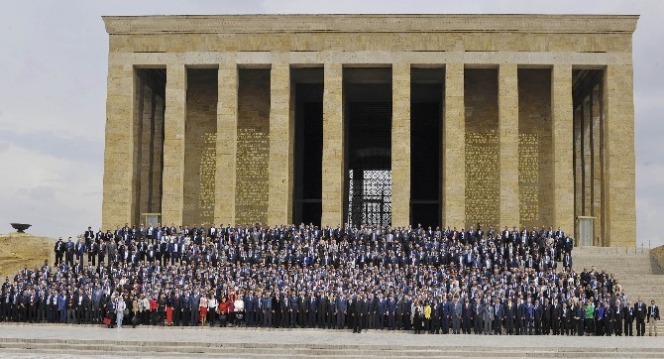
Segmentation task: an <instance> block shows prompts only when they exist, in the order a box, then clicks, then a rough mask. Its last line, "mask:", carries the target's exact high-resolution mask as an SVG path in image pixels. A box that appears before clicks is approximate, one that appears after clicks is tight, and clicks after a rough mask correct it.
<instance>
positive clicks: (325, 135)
mask: <svg viewBox="0 0 664 359" xmlns="http://www.w3.org/2000/svg"><path fill="white" fill-rule="evenodd" d="M103 19H104V22H105V25H106V30H107V32H108V34H109V57H108V93H107V109H106V110H107V119H106V149H105V157H104V166H105V169H104V195H103V197H104V198H103V226H104V228H115V226H117V225H124V224H125V223H130V224H131V223H139V222H144V221H145V220H146V217H144V215H145V214H147V213H151V214H156V217H150V220H153V221H160V222H162V223H164V224H168V225H170V224H171V223H174V224H176V225H179V224H189V225H198V224H207V225H209V224H216V225H220V224H224V225H225V224H226V223H233V224H246V223H253V222H261V223H263V224H265V225H274V224H284V223H301V222H306V223H309V222H312V223H315V224H319V225H320V224H322V225H331V226H337V225H339V224H343V223H346V222H350V223H352V224H360V223H368V224H374V225H393V226H406V225H411V224H412V225H415V224H417V223H422V224H423V225H425V226H427V225H432V226H435V225H438V224H441V225H444V226H448V225H449V226H456V227H457V228H459V229H460V228H462V227H465V228H469V226H471V225H475V226H476V225H477V224H478V223H479V224H480V225H481V226H482V227H483V228H487V227H489V226H494V228H495V227H500V228H501V229H502V228H503V227H504V226H506V225H507V226H509V227H510V229H511V228H512V226H514V225H516V226H526V227H527V228H529V229H530V228H531V227H532V226H538V227H539V226H541V225H544V226H546V227H547V228H548V227H549V226H554V229H555V228H556V227H562V228H563V229H565V230H567V231H572V229H574V231H575V232H576V234H577V235H578V236H580V237H581V241H582V243H584V244H595V245H604V246H628V245H629V246H632V245H634V243H635V241H636V238H635V236H636V228H635V227H636V219H635V190H634V168H635V164H634V105H633V90H632V34H633V32H634V30H635V27H636V23H637V20H638V16H613V15H612V16H603V15H602V16H597V15H592V16H589V15H221V16H138V17H104V18H103Z"/></svg>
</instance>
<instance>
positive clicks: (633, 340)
mask: <svg viewBox="0 0 664 359" xmlns="http://www.w3.org/2000/svg"><path fill="white" fill-rule="evenodd" d="M19 341H20V342H22V343H34V345H35V347H29V345H28V347H27V348H24V347H20V346H18V345H17V344H16V343H17V342H19ZM180 342H182V346H186V347H192V348H193V347H197V348H199V351H197V352H195V353H186V352H185V353H178V354H176V353H175V352H174V351H172V350H169V349H168V348H175V347H178V348H179V347H181V346H180V345H177V344H175V343H180ZM48 343H51V344H48ZM87 344H89V345H90V347H89V348H88V349H84V350H81V353H77V352H76V351H77V350H72V351H69V352H66V348H67V346H74V345H87ZM39 345H50V347H44V348H40V347H39ZM107 346H117V347H123V346H124V347H137V348H139V347H140V348H143V349H142V350H141V351H140V352H132V351H131V350H127V351H125V352H119V353H116V352H112V351H109V349H108V348H106V349H104V348H105V347H107ZM0 347H2V348H3V349H2V350H0V358H68V357H73V356H75V357H77V358H87V357H90V358H91V357H94V358H98V359H102V358H111V357H118V355H121V356H123V357H138V356H140V357H157V356H160V357H161V356H177V357H178V358H185V357H196V356H198V357H200V356H201V355H203V356H211V355H214V353H213V352H210V351H208V349H207V348H224V347H227V348H226V349H227V350H236V352H237V353H238V355H237V356H236V357H247V356H259V355H268V356H271V357H276V356H278V355H279V353H282V355H283V356H289V354H288V353H293V356H295V355H296V354H299V357H306V350H322V351H325V353H327V355H328V356H329V357H335V356H343V355H344V354H343V353H352V354H349V355H351V356H353V355H360V354H362V353H368V351H378V350H388V351H404V352H407V351H416V352H418V351H423V352H425V353H428V354H427V356H430V357H431V356H436V355H435V353H436V351H438V350H440V351H441V356H446V357H452V356H464V357H473V353H476V355H478V356H481V357H488V356H502V357H507V356H510V355H509V353H512V352H518V353H519V354H524V355H526V353H528V352H532V353H536V354H537V356H538V357H545V356H546V353H552V356H554V357H566V353H568V352H569V353H573V354H574V355H570V356H574V357H579V354H584V355H582V356H583V357H584V358H588V357H609V356H610V357H622V356H621V355H620V353H621V352H625V353H626V355H625V357H627V356H633V357H650V358H652V357H663V358H664V338H662V337H648V336H646V337H558V336H481V337H478V336H477V335H430V334H422V335H414V334H411V333H410V332H388V331H371V330H370V331H366V332H363V333H362V334H359V335H358V334H353V333H352V332H350V331H328V330H315V329H311V330H308V329H293V330H288V329H274V330H272V329H253V328H207V327H206V328H200V327H197V328H192V327H185V328H181V327H178V328H170V327H139V328H135V329H133V328H131V327H128V328H127V327H125V328H122V329H118V328H113V329H108V328H104V327H100V326H92V325H76V326H73V325H57V324H56V325H48V324H36V325H35V324H33V325H23V324H0ZM150 348H154V352H153V351H151V350H150ZM233 348H235V349H233ZM245 348H251V349H248V350H249V351H247V353H248V354H247V355H244V354H242V351H243V350H244V349H245ZM35 349H39V350H35ZM57 349H59V350H60V351H58V350H57ZM251 350H253V352H252V351H251ZM257 350H261V351H260V352H257ZM288 350H292V352H289V351H288ZM660 350H661V352H660ZM334 351H337V352H338V353H341V354H334ZM465 351H469V353H468V354H467V355H464V352H465ZM579 352H581V353H579ZM232 353H233V352H232V351H231V354H232ZM455 353H458V354H455ZM478 353H479V354H478ZM627 353H629V354H627ZM660 353H661V354H660ZM660 355H661V356H660ZM394 357H398V355H396V354H395V355H394Z"/></svg>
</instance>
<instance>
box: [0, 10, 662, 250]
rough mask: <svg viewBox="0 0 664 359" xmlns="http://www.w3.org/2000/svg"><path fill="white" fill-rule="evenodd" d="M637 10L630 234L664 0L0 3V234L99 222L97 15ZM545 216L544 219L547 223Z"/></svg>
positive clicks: (648, 165)
mask: <svg viewBox="0 0 664 359" xmlns="http://www.w3.org/2000/svg"><path fill="white" fill-rule="evenodd" d="M240 13H252V14H258V13H337V14H338V13H409V14H413V13H441V14H445V13H468V14H480V13H488V14H493V13H503V14H517V13H545V14H553V13H555V14H638V15H641V19H640V20H639V23H638V26H637V30H636V32H635V34H634V97H635V99H634V100H635V106H636V139H635V141H636V183H637V185H636V186H637V190H636V195H637V227H638V228H637V234H638V241H639V243H645V245H646V246H647V245H648V241H651V242H652V244H653V246H654V245H662V244H664V238H663V236H662V228H661V227H660V226H661V223H662V215H663V214H664V180H662V178H663V177H664V158H663V157H664V156H662V155H663V154H664V144H663V143H664V141H662V138H664V123H662V121H661V114H662V113H664V87H662V84H664V71H662V56H663V54H664V49H663V48H662V44H664V26H662V21H663V20H664V1H661V0H652V1H645V0H639V1H611V0H601V1H583V0H572V1H568V0H556V1H535V0H519V1H514V0H510V1H506V0H502V1H501V0H488V1H470V0H459V1H443V0H430V1H416V0H409V1H404V0H379V1H360V0H333V1H330V0H326V1H325V0H323V1H313V0H292V1H258V0H241V1H194V0H190V1H165V0H152V1H129V0H125V1H120V0H105V1H103V2H102V1H91V0H80V1H29V0H2V5H1V6H0V164H2V175H1V176H0V233H8V232H10V231H11V230H12V229H11V227H10V226H9V223H10V222H25V223H32V224H33V225H34V228H33V229H32V230H31V232H32V233H35V234H41V235H48V236H53V237H57V236H70V235H74V234H77V233H81V232H82V231H84V230H85V228H86V227H87V226H88V225H91V226H92V227H93V228H98V226H99V224H100V222H101V197H102V177H103V153H104V121H105V101H106V72H107V67H106V66H107V53H108V36H107V34H106V32H105V30H104V24H103V22H102V20H101V16H103V15H171V14H240ZM547 225H548V224H547Z"/></svg>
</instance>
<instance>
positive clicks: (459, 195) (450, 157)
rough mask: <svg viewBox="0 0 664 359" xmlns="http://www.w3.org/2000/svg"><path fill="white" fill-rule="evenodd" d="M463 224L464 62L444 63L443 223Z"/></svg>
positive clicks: (464, 207)
mask: <svg viewBox="0 0 664 359" xmlns="http://www.w3.org/2000/svg"><path fill="white" fill-rule="evenodd" d="M465 224H466V109H465V101H464V64H463V63H448V64H447V65H446V67H445V118H444V120H443V223H442V225H444V226H456V227H457V228H458V229H461V227H465Z"/></svg>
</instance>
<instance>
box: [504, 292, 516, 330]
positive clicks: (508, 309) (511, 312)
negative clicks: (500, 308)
mask: <svg viewBox="0 0 664 359" xmlns="http://www.w3.org/2000/svg"><path fill="white" fill-rule="evenodd" d="M515 319H516V306H515V305H514V303H512V298H511V297H509V298H507V303H505V332H506V334H507V335H512V334H514V320H515Z"/></svg>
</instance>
